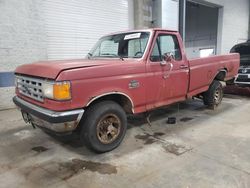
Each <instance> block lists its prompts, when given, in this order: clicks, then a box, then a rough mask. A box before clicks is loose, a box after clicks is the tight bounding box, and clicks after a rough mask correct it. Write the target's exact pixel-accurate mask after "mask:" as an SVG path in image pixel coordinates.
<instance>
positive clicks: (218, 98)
mask: <svg viewBox="0 0 250 188" xmlns="http://www.w3.org/2000/svg"><path fill="white" fill-rule="evenodd" d="M221 99H222V90H221V89H220V88H218V89H216V90H215V93H214V102H215V104H219V103H220V102H221Z"/></svg>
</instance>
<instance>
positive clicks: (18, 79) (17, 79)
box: [15, 77, 22, 87]
mask: <svg viewBox="0 0 250 188" xmlns="http://www.w3.org/2000/svg"><path fill="white" fill-rule="evenodd" d="M21 81H22V80H21V79H20V78H18V77H15V86H16V87H18V83H20V82H21Z"/></svg>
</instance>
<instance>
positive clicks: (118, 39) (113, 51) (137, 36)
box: [88, 32, 150, 58]
mask: <svg viewBox="0 0 250 188" xmlns="http://www.w3.org/2000/svg"><path fill="white" fill-rule="evenodd" d="M149 34H150V33H149V32H133V33H122V34H116V35H110V36H105V37H102V38H101V39H100V40H99V41H98V42H97V44H96V45H95V46H94V48H93V49H92V50H91V51H90V53H89V54H88V57H89V58H93V57H102V58H113V57H120V58H141V57H142V56H143V54H144V51H145V49H146V46H147V43H148V39H149Z"/></svg>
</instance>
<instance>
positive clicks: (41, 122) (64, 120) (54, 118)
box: [13, 96, 84, 133]
mask: <svg viewBox="0 0 250 188" xmlns="http://www.w3.org/2000/svg"><path fill="white" fill-rule="evenodd" d="M13 102H14V103H15V104H16V106H17V107H18V108H19V109H20V110H21V112H22V115H23V119H24V121H25V122H29V123H31V124H33V125H35V126H38V127H41V128H46V129H49V130H52V131H54V132H58V133H63V132H71V131H73V130H75V129H76V128H77V126H78V124H79V122H80V120H81V118H82V115H83V113H84V110H83V109H77V110H70V111H63V112H56V111H52V110H48V109H45V108H42V107H39V106H36V105H34V104H31V103H29V102H26V101H24V100H23V99H21V98H19V97H17V96H15V97H14V98H13Z"/></svg>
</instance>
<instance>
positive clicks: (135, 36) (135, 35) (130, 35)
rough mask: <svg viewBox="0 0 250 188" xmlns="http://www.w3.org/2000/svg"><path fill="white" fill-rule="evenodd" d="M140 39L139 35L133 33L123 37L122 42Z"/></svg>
mask: <svg viewBox="0 0 250 188" xmlns="http://www.w3.org/2000/svg"><path fill="white" fill-rule="evenodd" d="M140 37H141V33H133V34H129V35H125V37H124V40H129V39H138V38H140Z"/></svg>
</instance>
